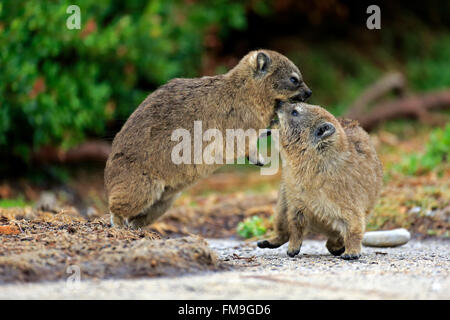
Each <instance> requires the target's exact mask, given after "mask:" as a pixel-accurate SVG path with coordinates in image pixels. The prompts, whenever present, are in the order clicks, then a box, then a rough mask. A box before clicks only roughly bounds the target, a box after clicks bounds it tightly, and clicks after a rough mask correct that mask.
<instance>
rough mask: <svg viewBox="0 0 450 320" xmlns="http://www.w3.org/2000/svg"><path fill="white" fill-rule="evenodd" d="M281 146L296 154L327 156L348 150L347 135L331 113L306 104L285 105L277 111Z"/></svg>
mask: <svg viewBox="0 0 450 320" xmlns="http://www.w3.org/2000/svg"><path fill="white" fill-rule="evenodd" d="M276 112H277V114H278V118H279V121H280V131H281V144H282V146H283V148H285V149H286V150H288V152H289V150H293V151H294V152H295V151H298V152H295V153H296V154H297V155H299V156H300V155H307V154H308V155H309V156H316V155H321V156H323V155H327V154H330V152H331V151H333V152H339V151H343V150H344V149H345V145H346V138H345V137H346V134H345V132H344V130H343V129H342V126H341V125H340V123H339V121H338V120H337V119H336V118H335V117H334V116H333V115H332V114H331V113H329V112H328V111H326V110H325V109H323V108H321V107H319V106H313V105H310V104H306V103H283V104H281V105H280V106H279V107H278V108H277V110H276Z"/></svg>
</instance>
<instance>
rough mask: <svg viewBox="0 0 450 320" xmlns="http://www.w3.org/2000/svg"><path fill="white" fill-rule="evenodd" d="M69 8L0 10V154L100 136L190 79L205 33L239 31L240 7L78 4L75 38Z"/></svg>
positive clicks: (48, 4) (1, 6) (41, 4)
mask: <svg viewBox="0 0 450 320" xmlns="http://www.w3.org/2000/svg"><path fill="white" fill-rule="evenodd" d="M256 3H258V2H256ZM71 4H72V2H71V1H20V0H19V1H18V0H6V1H2V2H1V3H0V70H1V72H0V97H1V100H0V154H1V153H2V152H3V153H4V154H6V153H7V154H9V155H10V154H11V152H12V153H13V154H14V155H15V156H18V157H21V158H22V159H28V158H29V155H30V151H31V150H32V148H37V147H39V146H42V145H60V146H62V147H63V148H68V147H70V146H73V145H75V144H77V143H79V142H81V141H83V140H84V139H85V138H86V137H87V136H89V135H95V136H101V135H103V134H104V133H105V129H106V126H107V124H108V121H110V120H112V119H121V120H124V119H126V118H127V117H128V115H129V114H130V113H131V112H132V111H133V110H134V109H135V108H136V106H137V105H138V104H139V103H140V102H141V101H142V100H143V99H144V97H145V96H146V95H147V94H148V93H149V92H150V91H151V90H153V89H155V88H156V87H157V86H159V85H161V84H163V83H165V82H167V81H168V80H169V79H171V78H174V77H180V76H183V77H190V76H196V75H197V73H198V70H199V66H200V62H201V56H202V54H203V52H204V39H205V35H206V33H207V32H208V30H210V28H214V27H215V28H217V29H218V30H219V31H218V32H219V36H225V35H226V34H227V32H229V30H231V29H242V28H245V27H246V16H245V8H246V6H247V5H248V4H247V2H245V1H244V2H238V1H232V2H229V1H224V0H213V1H209V2H195V3H194V4H190V3H189V2H187V1H186V2H185V1H177V0H170V1H166V0H153V1H137V0H131V1H123V2H115V1H112V2H109V3H103V2H98V1H95V0H80V1H77V3H76V4H77V5H78V6H79V7H80V9H81V30H69V29H68V28H67V27H66V20H67V19H68V17H69V16H70V15H69V14H68V13H66V9H67V7H68V6H69V5H71ZM259 7H261V6H260V5H258V8H259ZM261 8H262V9H261V10H264V6H263V7H261Z"/></svg>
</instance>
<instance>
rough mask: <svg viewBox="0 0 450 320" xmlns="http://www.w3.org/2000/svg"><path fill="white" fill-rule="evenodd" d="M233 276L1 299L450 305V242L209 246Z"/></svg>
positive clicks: (119, 283) (3, 293)
mask: <svg viewBox="0 0 450 320" xmlns="http://www.w3.org/2000/svg"><path fill="white" fill-rule="evenodd" d="M208 242H209V244H210V246H211V247H212V249H213V250H214V251H215V252H216V253H217V255H218V257H219V260H221V261H223V262H224V263H225V264H228V265H230V267H235V268H233V269H234V270H233V271H222V272H204V273H201V274H197V275H191V276H190V275H185V276H182V277H161V278H142V279H134V280H84V281H83V275H82V272H83V270H81V280H82V281H81V282H79V283H76V282H75V283H73V282H67V281H59V282H46V283H42V282H41V283H34V284H8V285H1V286H0V299H450V279H449V273H450V250H449V248H450V246H449V244H450V242H449V241H443V240H424V241H417V240H412V241H410V242H409V243H408V244H406V245H404V246H402V247H398V248H367V247H365V248H363V256H362V258H361V259H360V260H358V261H352V262H349V261H344V260H341V259H339V258H336V257H333V256H331V255H329V254H328V252H327V251H326V249H325V247H324V241H316V240H306V241H305V242H304V244H303V247H302V251H301V253H300V255H299V256H297V257H295V258H289V257H288V256H287V255H286V253H285V252H286V246H282V247H281V248H279V249H275V250H268V249H265V250H263V249H259V248H256V246H255V243H246V242H242V241H236V240H218V239H214V240H212V239H211V240H208Z"/></svg>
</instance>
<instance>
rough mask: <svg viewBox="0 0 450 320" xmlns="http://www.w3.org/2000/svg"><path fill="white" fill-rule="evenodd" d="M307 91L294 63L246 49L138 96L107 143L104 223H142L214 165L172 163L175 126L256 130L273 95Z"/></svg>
mask: <svg viewBox="0 0 450 320" xmlns="http://www.w3.org/2000/svg"><path fill="white" fill-rule="evenodd" d="M310 95H311V90H310V89H309V88H308V87H307V86H306V84H305V83H304V82H303V80H302V75H301V73H300V71H299V70H298V68H297V67H296V66H295V65H294V64H293V63H292V62H291V61H290V60H289V59H287V58H286V57H284V56H283V55H281V54H279V53H277V52H274V51H269V50H258V51H252V52H250V53H249V54H247V55H246V56H245V57H244V58H243V59H242V60H241V61H240V62H239V64H238V65H237V66H235V67H234V68H233V69H232V70H230V71H229V72H228V73H226V74H223V75H218V76H214V77H203V78H196V79H173V80H172V81H170V82H169V83H167V84H165V85H163V86H162V87H160V88H159V89H158V90H156V91H155V92H153V93H152V94H150V95H149V96H148V97H147V98H146V99H145V100H144V101H143V102H142V104H141V105H140V106H139V107H138V108H137V109H136V110H135V111H134V113H133V114H132V115H131V116H130V117H129V119H128V120H127V122H126V123H125V125H124V126H123V128H122V129H121V131H120V132H119V133H118V134H117V135H116V137H115V139H114V141H113V145H112V152H111V154H110V157H109V159H108V161H107V163H106V168H105V187H106V191H107V196H108V202H109V209H110V212H111V217H112V222H113V223H114V224H118V225H124V224H126V225H128V226H130V227H134V228H138V227H143V226H145V225H147V224H150V223H151V222H153V221H154V220H155V219H157V218H158V217H159V216H161V215H162V214H163V213H164V212H165V211H166V210H167V209H168V208H169V207H170V205H171V204H172V202H173V201H174V199H175V197H176V195H177V194H178V193H179V192H180V191H181V190H183V189H184V188H185V187H187V186H189V185H191V184H192V183H194V182H195V181H196V180H198V179H199V178H201V177H205V176H207V175H208V174H210V173H212V172H213V171H214V170H216V169H217V168H218V167H219V165H207V164H198V163H197V164H196V163H194V162H193V161H192V162H191V163H193V164H175V163H174V162H173V161H172V159H171V152H172V149H173V147H174V146H175V145H177V144H178V141H172V139H171V136H172V133H173V131H174V130H175V129H180V128H182V129H186V130H188V131H189V133H190V136H191V137H193V136H194V135H193V128H194V121H201V124H202V129H203V131H206V130H208V129H218V130H220V131H221V132H222V134H225V132H226V129H243V130H247V129H250V128H253V129H255V130H258V129H264V128H266V127H267V126H268V125H269V123H270V120H271V119H272V118H273V116H274V115H275V111H274V108H275V105H276V103H277V101H285V100H288V99H290V100H297V101H303V100H305V99H306V98H308V97H309V96H310ZM191 140H192V145H191V147H192V148H191V150H194V139H191ZM203 147H205V146H203ZM223 163H225V160H224V161H223Z"/></svg>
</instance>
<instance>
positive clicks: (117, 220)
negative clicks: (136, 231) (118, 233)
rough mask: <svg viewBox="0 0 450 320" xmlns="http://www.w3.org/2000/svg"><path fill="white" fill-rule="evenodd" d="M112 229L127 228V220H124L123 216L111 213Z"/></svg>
mask: <svg viewBox="0 0 450 320" xmlns="http://www.w3.org/2000/svg"><path fill="white" fill-rule="evenodd" d="M111 227H118V228H125V227H126V223H125V219H124V218H122V217H121V216H118V215H115V214H114V213H111Z"/></svg>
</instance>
